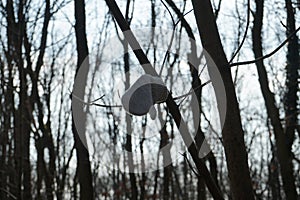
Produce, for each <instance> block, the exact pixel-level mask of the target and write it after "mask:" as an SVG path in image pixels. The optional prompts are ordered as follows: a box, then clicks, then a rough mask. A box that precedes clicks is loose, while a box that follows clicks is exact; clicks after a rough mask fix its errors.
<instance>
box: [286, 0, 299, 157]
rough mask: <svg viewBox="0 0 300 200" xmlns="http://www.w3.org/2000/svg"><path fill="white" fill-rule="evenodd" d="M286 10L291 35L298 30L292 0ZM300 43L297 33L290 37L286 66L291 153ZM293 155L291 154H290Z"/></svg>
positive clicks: (287, 32)
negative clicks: (299, 42)
mask: <svg viewBox="0 0 300 200" xmlns="http://www.w3.org/2000/svg"><path fill="white" fill-rule="evenodd" d="M285 4H286V12H287V31H286V35H287V36H288V35H290V34H291V33H293V32H294V31H295V30H296V26H295V14H294V8H293V5H292V1H291V0H285ZM299 62H300V56H299V44H298V37H297V34H294V36H293V37H292V38H291V39H290V41H289V43H288V52H287V66H286V86H287V92H286V94H285V102H284V103H285V107H284V108H285V133H286V137H287V142H288V151H289V153H290V154H291V153H292V152H291V150H292V145H293V142H294V138H295V132H296V130H297V116H298V109H297V106H298V104H297V101H298V96H297V92H298V91H299V83H298V81H297V79H298V78H299V72H298V70H299V64H300V63H299ZM299 134H300V133H299ZM290 156H291V155H290Z"/></svg>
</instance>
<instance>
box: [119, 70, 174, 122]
mask: <svg viewBox="0 0 300 200" xmlns="http://www.w3.org/2000/svg"><path fill="white" fill-rule="evenodd" d="M168 93H169V92H168V89H167V87H166V86H165V85H164V83H163V81H162V80H161V78H159V77H154V76H151V75H148V74H145V75H142V76H141V77H140V78H139V79H138V80H137V81H136V82H135V83H134V84H133V85H132V86H131V87H130V88H128V90H126V91H125V93H124V95H123V96H122V98H121V101H122V105H123V107H124V109H125V110H126V111H127V112H129V113H130V114H132V115H138V116H141V115H146V114H147V113H148V112H149V110H150V116H151V118H152V119H154V118H155V117H156V110H155V108H154V104H157V103H162V102H165V101H166V99H167V97H168Z"/></svg>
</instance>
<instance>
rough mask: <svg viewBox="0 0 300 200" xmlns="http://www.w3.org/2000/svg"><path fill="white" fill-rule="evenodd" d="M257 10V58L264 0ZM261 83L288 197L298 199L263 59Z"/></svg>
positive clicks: (254, 37)
mask: <svg viewBox="0 0 300 200" xmlns="http://www.w3.org/2000/svg"><path fill="white" fill-rule="evenodd" d="M255 2H256V12H255V14H254V22H253V23H254V25H253V30H252V42H253V52H254V56H255V58H259V57H262V55H263V53H262V39H261V31H262V23H263V5H264V1H263V0H256V1H255ZM256 67H257V72H258V77H259V83H260V87H261V91H262V94H263V97H264V100H265V106H266V109H267V113H268V117H269V118H270V121H271V124H272V126H273V129H274V134H275V140H276V149H277V156H278V160H279V164H280V171H281V176H282V180H283V188H284V191H285V194H286V197H287V199H297V192H296V187H295V179H294V176H293V165H292V160H291V155H290V153H289V150H288V146H287V144H286V137H285V134H284V130H283V127H282V124H281V122H280V117H279V109H278V108H277V107H276V102H275V97H274V94H273V93H272V92H271V91H270V88H269V83H268V75H267V71H266V68H265V66H264V63H263V60H260V61H258V62H257V63H256Z"/></svg>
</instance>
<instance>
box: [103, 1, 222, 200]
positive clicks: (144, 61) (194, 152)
mask: <svg viewBox="0 0 300 200" xmlns="http://www.w3.org/2000/svg"><path fill="white" fill-rule="evenodd" d="M105 2H106V4H107V5H108V7H109V10H110V11H111V13H112V14H113V16H114V17H115V19H116V22H117V23H118V26H119V27H120V29H121V30H122V31H123V33H124V32H125V31H126V34H124V36H125V38H126V40H127V41H128V42H129V45H130V46H131V47H132V48H133V49H135V50H134V51H133V52H134V54H135V56H136V58H137V59H138V61H139V63H140V65H141V67H142V68H143V70H144V71H145V73H147V74H148V75H152V76H155V77H157V76H158V74H157V72H156V71H155V70H154V68H153V66H152V65H151V64H150V61H149V59H148V58H147V56H146V54H145V53H144V51H143V50H142V49H141V48H138V49H137V47H140V44H139V43H138V41H137V40H136V38H135V36H134V34H133V33H132V32H131V30H130V27H129V25H128V23H127V22H126V20H125V18H124V16H123V15H122V13H121V11H120V9H119V7H118V5H117V3H116V2H115V0H105ZM166 104H167V107H168V109H169V111H170V113H171V115H172V117H173V119H174V121H175V124H176V126H177V128H178V129H179V131H180V134H181V136H182V139H183V141H184V143H185V145H186V146H187V147H188V151H189V153H190V155H191V157H192V159H193V161H194V163H195V165H196V167H197V170H198V172H199V174H200V175H201V176H203V178H204V180H205V183H206V185H207V187H208V190H209V191H210V193H211V194H212V196H213V197H214V198H215V199H223V197H222V194H221V192H220V190H219V188H218V187H217V186H216V183H215V182H214V181H213V179H212V177H211V175H210V173H209V171H208V169H207V167H206V165H205V163H204V162H203V161H202V160H201V159H199V157H198V149H197V146H196V144H195V143H194V141H193V138H192V137H191V135H190V133H189V131H188V127H187V124H186V123H185V121H184V120H183V118H182V116H181V113H180V111H179V108H178V105H177V104H176V103H175V101H174V99H173V97H172V94H169V95H168V98H167V100H166Z"/></svg>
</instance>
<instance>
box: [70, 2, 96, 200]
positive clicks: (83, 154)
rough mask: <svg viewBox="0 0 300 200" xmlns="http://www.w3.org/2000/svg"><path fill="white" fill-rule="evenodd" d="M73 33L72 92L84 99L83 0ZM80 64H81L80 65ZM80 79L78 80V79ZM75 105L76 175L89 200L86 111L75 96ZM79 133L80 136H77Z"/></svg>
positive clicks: (91, 196)
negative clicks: (74, 45)
mask: <svg viewBox="0 0 300 200" xmlns="http://www.w3.org/2000/svg"><path fill="white" fill-rule="evenodd" d="M75 20H76V23H75V33H76V44H77V54H78V61H77V69H76V75H77V73H78V71H79V69H80V67H82V68H81V69H80V72H82V73H80V78H78V79H76V80H77V81H75V83H74V86H73V94H74V95H75V96H77V97H79V98H80V99H84V94H85V85H86V82H87V73H88V68H89V61H88V54H89V53H88V46H87V37H86V24H85V3H84V0H75ZM81 65H82V66H81ZM79 79H80V80H79ZM75 106H76V110H77V111H76V112H74V111H75V110H74V109H73V118H72V119H73V120H72V131H73V135H74V140H75V148H76V152H77V175H78V182H79V185H80V199H81V200H91V199H94V189H93V179H92V172H91V164H90V160H89V152H88V150H87V148H86V147H87V143H86V138H85V131H86V129H85V123H86V113H85V111H84V110H83V107H82V105H81V102H80V101H79V100H77V99H76V98H72V108H74V107H75ZM75 114H77V116H76V117H77V118H80V120H78V124H76V126H75V121H74V115H75ZM79 134H80V137H79Z"/></svg>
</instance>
